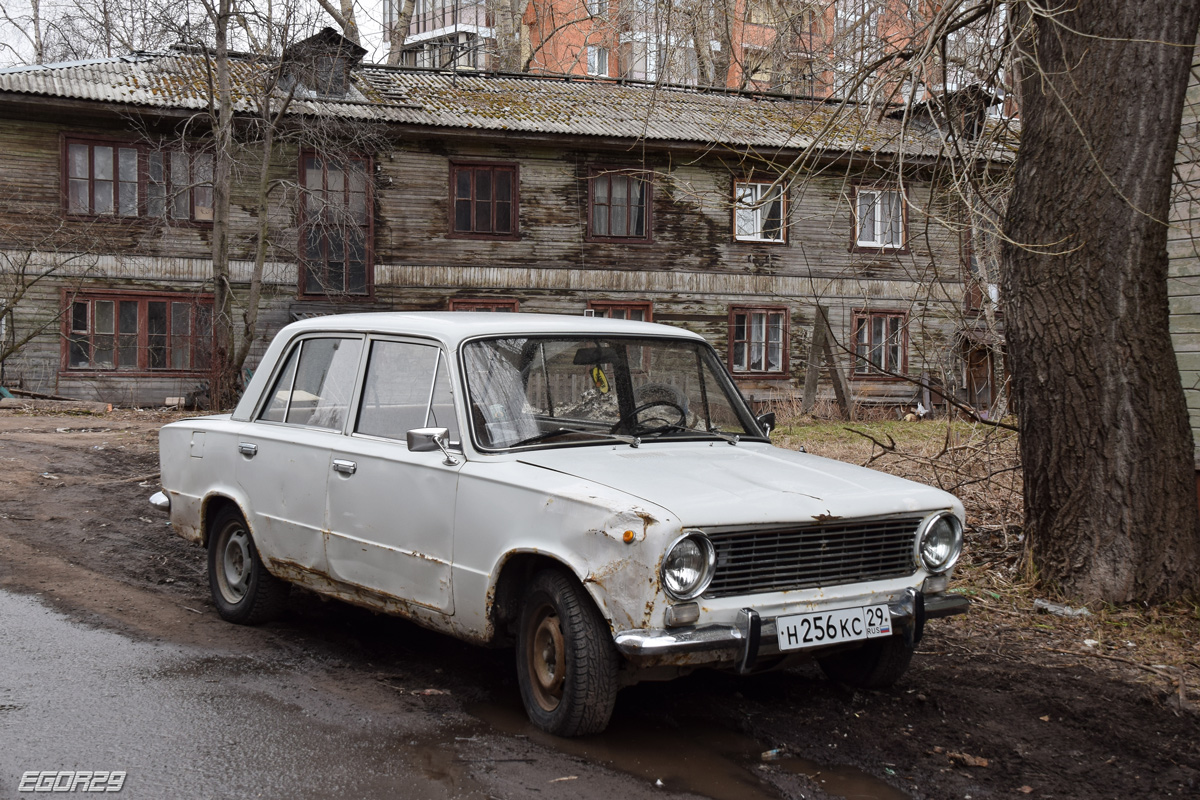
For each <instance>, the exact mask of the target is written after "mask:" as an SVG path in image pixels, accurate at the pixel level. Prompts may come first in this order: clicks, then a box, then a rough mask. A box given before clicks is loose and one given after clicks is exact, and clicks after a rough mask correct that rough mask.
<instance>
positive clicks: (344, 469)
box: [333, 458, 358, 475]
mask: <svg viewBox="0 0 1200 800" xmlns="http://www.w3.org/2000/svg"><path fill="white" fill-rule="evenodd" d="M356 469H358V465H357V464H355V463H354V462H353V461H345V460H343V459H340V458H335V459H334V460H333V471H334V472H340V473H342V474H343V475H353V474H354V470H356Z"/></svg>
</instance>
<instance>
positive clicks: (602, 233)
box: [588, 172, 650, 241]
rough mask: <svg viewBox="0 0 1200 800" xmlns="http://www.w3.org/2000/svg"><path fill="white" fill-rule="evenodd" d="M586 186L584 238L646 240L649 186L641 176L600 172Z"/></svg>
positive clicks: (627, 173)
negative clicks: (586, 206) (586, 219)
mask: <svg viewBox="0 0 1200 800" xmlns="http://www.w3.org/2000/svg"><path fill="white" fill-rule="evenodd" d="M588 183H589V191H588V198H589V201H588V211H589V213H588V238H590V239H599V240H614V241H630V240H641V241H648V240H649V238H650V223H649V209H650V203H649V199H650V182H649V181H648V180H646V178H645V176H644V175H641V174H635V173H629V172H604V173H600V174H597V175H593V176H592V177H591V178H590V179H589V181H588Z"/></svg>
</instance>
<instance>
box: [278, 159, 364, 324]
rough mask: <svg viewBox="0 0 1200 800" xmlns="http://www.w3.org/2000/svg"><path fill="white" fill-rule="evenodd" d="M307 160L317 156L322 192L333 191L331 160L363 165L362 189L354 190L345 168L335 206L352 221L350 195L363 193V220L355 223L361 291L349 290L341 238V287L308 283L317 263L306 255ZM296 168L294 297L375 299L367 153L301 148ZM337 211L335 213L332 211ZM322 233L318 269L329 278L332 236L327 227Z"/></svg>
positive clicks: (309, 195)
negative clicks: (358, 235) (360, 259)
mask: <svg viewBox="0 0 1200 800" xmlns="http://www.w3.org/2000/svg"><path fill="white" fill-rule="evenodd" d="M309 159H318V160H320V162H321V188H320V189H319V190H318V191H320V192H321V193H322V194H324V193H328V192H330V191H336V190H335V189H330V188H329V185H328V184H329V164H330V163H331V162H335V163H336V162H346V163H347V164H348V163H349V162H359V163H361V164H362V167H363V170H362V172H363V190H362V191H361V192H358V191H356V190H355V189H354V188H353V186H352V183H351V181H350V179H349V175H350V170H348V169H347V170H345V171H344V173H343V174H344V175H345V176H346V177H344V178H343V181H342V190H341V191H342V195H343V198H342V199H343V203H342V204H341V205H340V206H337V207H336V208H338V209H340V210H341V211H342V213H343V215H344V216H345V218H346V224H347V225H349V224H353V221H352V220H350V214H352V213H353V212H352V210H349V211H347V210H346V209H351V207H352V197H353V195H356V194H361V195H362V196H363V199H362V204H363V219H362V221H361V222H358V223H357V227H358V228H359V229H361V230H362V235H363V251H362V257H363V291H353V292H352V291H349V285H350V275H349V270H348V269H346V264H347V263H348V262H349V260H350V259H348V258H346V254H345V250H344V248H345V246H346V243H345V241H344V240H343V242H342V247H343V257H342V280H341V284H342V288H341V290H337V289H335V288H333V287H329V286H325V285H321V284H320V282H319V281H318V286H317V288H315V289H313V288H311V287H310V286H309V282H310V281H309V274H310V272H313V271H314V270H313V267H314V266H316V264H315V263H314V262H312V261H311V260H310V258H309V256H308V252H309V241H308V228H309V225H310V224H312V222H311V215H312V213H313V212H312V211H311V210H310V205H312V203H313V197H314V194H313V190H312V189H311V187H310V186H309V179H308V169H307V163H308V160H309ZM297 168H298V170H299V173H300V194H301V196H300V203H299V209H298V216H299V226H298V227H299V234H298V235H299V240H300V241H299V245H298V250H297V254H298V256H299V257H298V258H297V261H298V262H299V263H298V268H299V274H298V276H297V279H296V291H297V297H298V299H300V300H333V301H362V300H374V299H375V263H374V262H375V258H374V255H375V253H374V247H373V245H374V241H375V193H374V182H373V181H372V180H371V175H372V169H373V163H372V159H371V157H370V156H366V155H360V154H358V153H337V154H334V155H330V154H328V153H324V152H321V151H317V150H302V151H301V152H300V158H299V163H298V164H297ZM329 208H335V206H333V204H322V206H321V212H320V213H325V211H326V209H329ZM335 213H336V212H335ZM320 236H321V254H322V261H321V263H320V271H321V272H322V273H324V276H325V278H326V279H327V280H328V277H329V276H328V272H329V264H330V262H331V259H330V257H329V255H330V252H329V247H330V244H331V239H330V238H329V232H328V229H327V230H324V231H322V232H321V233H320Z"/></svg>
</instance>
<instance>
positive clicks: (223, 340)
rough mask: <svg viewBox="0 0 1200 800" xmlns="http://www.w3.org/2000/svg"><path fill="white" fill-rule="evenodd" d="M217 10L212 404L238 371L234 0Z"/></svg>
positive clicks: (234, 382)
mask: <svg viewBox="0 0 1200 800" xmlns="http://www.w3.org/2000/svg"><path fill="white" fill-rule="evenodd" d="M214 10H215V12H216V13H215V14H214V17H215V18H214V19H213V23H214V33H215V36H214V45H215V46H214V53H213V60H214V61H215V62H216V63H215V68H216V79H217V86H216V97H215V98H214V101H215V103H214V105H215V108H214V109H212V111H213V112H214V117H215V119H214V123H215V124H214V130H213V138H214V140H215V142H214V147H213V227H212V259H213V268H212V269H213V338H214V340H215V341H214V343H213V344H214V348H213V371H212V380H211V381H210V384H209V397H210V398H211V402H212V406H213V408H226V407H229V406H231V405H232V404H233V401H234V400H235V399H236V397H237V391H238V383H239V381H238V374H237V369H236V367H234V366H233V356H234V351H233V287H232V285H231V283H230V275H229V206H230V188H231V183H232V180H233V96H232V92H231V88H230V74H229V72H230V68H229V20H230V18H231V0H219V2H218V4H217V6H216V7H215V9H214Z"/></svg>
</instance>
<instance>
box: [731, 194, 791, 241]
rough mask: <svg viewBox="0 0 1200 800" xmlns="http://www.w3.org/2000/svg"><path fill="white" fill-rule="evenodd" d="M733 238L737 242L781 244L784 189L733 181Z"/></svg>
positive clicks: (783, 217)
mask: <svg viewBox="0 0 1200 800" xmlns="http://www.w3.org/2000/svg"><path fill="white" fill-rule="evenodd" d="M733 191H734V206H733V219H734V238H736V239H737V240H738V241H739V242H782V241H783V239H784V219H785V216H786V215H785V211H784V202H783V187H782V186H780V185H779V184H777V183H752V182H750V181H735V182H734V185H733Z"/></svg>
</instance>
